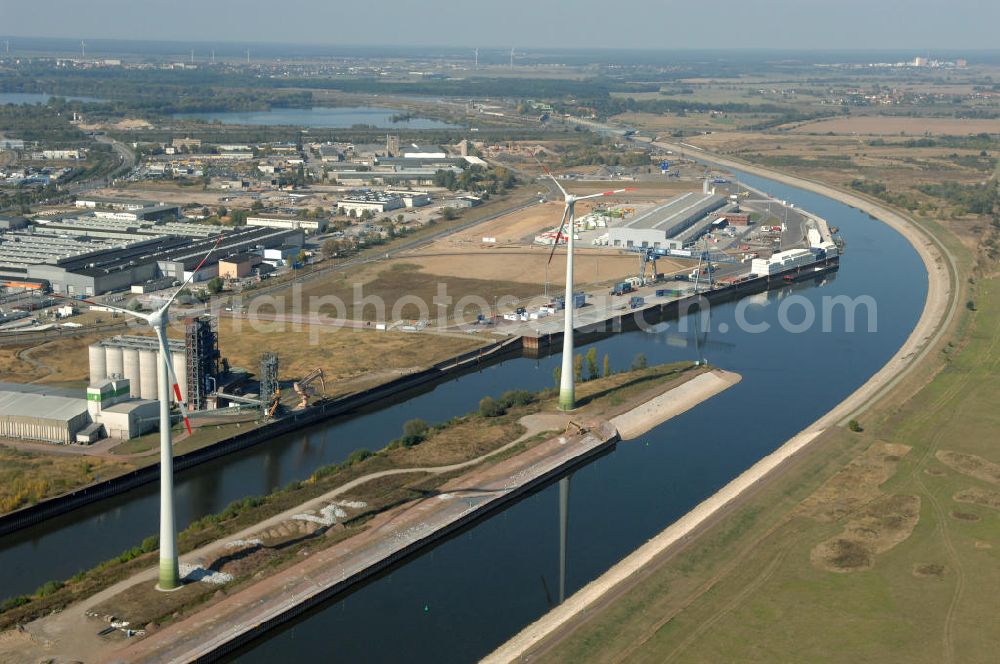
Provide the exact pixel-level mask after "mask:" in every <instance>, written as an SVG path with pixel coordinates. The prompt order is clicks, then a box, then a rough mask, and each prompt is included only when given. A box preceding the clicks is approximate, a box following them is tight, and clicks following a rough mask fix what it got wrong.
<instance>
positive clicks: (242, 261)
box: [219, 254, 263, 279]
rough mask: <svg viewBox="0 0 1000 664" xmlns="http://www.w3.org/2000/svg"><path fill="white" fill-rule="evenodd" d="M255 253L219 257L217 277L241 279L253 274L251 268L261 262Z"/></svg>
mask: <svg viewBox="0 0 1000 664" xmlns="http://www.w3.org/2000/svg"><path fill="white" fill-rule="evenodd" d="M262 260H263V259H262V258H261V257H260V256H258V255H257V254H238V255H236V256H229V257H228V258H221V259H219V277H220V278H222V279H243V278H244V277H249V276H250V275H251V274H253V269H254V268H255V267H257V266H258V265H260V264H261V262H262Z"/></svg>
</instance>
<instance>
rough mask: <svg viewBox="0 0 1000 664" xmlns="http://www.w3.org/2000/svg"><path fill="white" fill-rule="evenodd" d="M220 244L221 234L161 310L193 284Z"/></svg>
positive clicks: (165, 308) (164, 309)
mask: <svg viewBox="0 0 1000 664" xmlns="http://www.w3.org/2000/svg"><path fill="white" fill-rule="evenodd" d="M220 244H222V236H221V235H220V236H219V237H218V238H217V239H216V240H215V244H214V245H212V248H211V249H209V250H208V253H206V254H205V257H204V258H202V259H201V262H200V263H198V265H197V266H196V267H195V268H194V270H192V271H191V274H190V276H188V278H187V279H185V280H184V283H183V284H181V285H180V287H178V289H177V290H175V291H174V294H173V295H171V296H170V299H168V300H167V301H166V303H165V304H164V305H163V306H162V307H160V311H166V310H167V307H169V306H170V305H171V303H173V301H174V299H175V298H176V297H177V294H178V293H180V292H181V291H182V290H184V289H185V288H187V287H188V286H190V285H191V282H192V281H194V278H195V276H197V274H198V271H199V270H201V268H202V267H203V266H204V265H205V263H206V262H208V258H209V256H211V255H212V252H214V251H215V250H216V249H218V248H219V245H220Z"/></svg>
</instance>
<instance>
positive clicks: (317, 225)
mask: <svg viewBox="0 0 1000 664" xmlns="http://www.w3.org/2000/svg"><path fill="white" fill-rule="evenodd" d="M247 226H263V227H265V228H285V229H288V230H296V231H297V230H301V231H305V232H306V233H309V234H314V233H325V232H326V226H327V221H326V219H297V218H293V217H247Z"/></svg>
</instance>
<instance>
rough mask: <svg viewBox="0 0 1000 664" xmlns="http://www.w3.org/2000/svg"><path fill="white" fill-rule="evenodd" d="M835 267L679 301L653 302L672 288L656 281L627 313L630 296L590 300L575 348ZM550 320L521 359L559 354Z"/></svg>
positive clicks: (537, 329)
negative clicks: (659, 293) (579, 344)
mask: <svg viewBox="0 0 1000 664" xmlns="http://www.w3.org/2000/svg"><path fill="white" fill-rule="evenodd" d="M839 267H840V257H839V256H833V257H830V258H826V259H822V260H820V261H816V262H815V263H811V264H808V265H803V266H797V267H794V268H791V269H788V270H785V271H781V272H777V273H775V274H772V275H767V276H759V277H758V276H753V277H748V278H745V279H742V280H738V281H733V282H730V283H727V284H725V285H722V286H718V287H716V288H713V289H711V290H705V291H702V292H699V293H690V294H686V295H681V296H679V297H678V296H671V297H656V296H655V292H656V290H657V288H663V287H665V286H668V285H669V284H670V283H671V282H660V283H657V284H653V285H651V286H646V287H643V288H640V289H638V290H637V291H635V292H634V293H632V295H637V296H640V297H642V298H643V303H642V304H641V305H639V306H637V307H635V308H629V306H628V304H627V302H628V297H625V298H622V297H606V296H601V297H598V298H594V301H593V302H592V303H590V304H589V305H588V306H587V307H583V308H580V309H578V310H577V311H576V317H577V320H576V326H575V328H574V338H575V339H576V341H577V342H578V343H588V342H591V341H596V340H598V339H603V338H605V337H608V336H610V335H612V334H617V333H619V332H624V331H630V330H636V329H640V328H642V327H643V326H650V325H655V324H656V323H659V322H662V321H665V320H672V319H676V318H680V317H682V316H685V315H687V314H689V313H695V312H697V311H698V310H699V308H700V307H703V306H704V305H705V304H721V303H723V302H730V301H732V300H735V299H738V298H740V297H743V296H746V295H753V294H755V293H763V292H765V291H768V290H771V289H774V288H781V287H784V286H786V285H788V284H789V283H792V282H799V281H806V280H808V279H816V278H822V277H823V276H824V275H826V274H829V273H831V272H835V271H837V270H838V269H839ZM682 283H683V282H682ZM553 318H554V321H553V322H550V323H547V324H543V325H536V326H534V327H533V328H532V329H529V330H526V331H524V332H523V333H522V337H521V339H522V345H523V348H524V352H525V354H527V355H529V356H540V355H546V354H548V352H549V351H550V349H552V350H559V349H560V348H561V347H562V346H561V344H562V338H563V332H562V317H561V316H555V317H553Z"/></svg>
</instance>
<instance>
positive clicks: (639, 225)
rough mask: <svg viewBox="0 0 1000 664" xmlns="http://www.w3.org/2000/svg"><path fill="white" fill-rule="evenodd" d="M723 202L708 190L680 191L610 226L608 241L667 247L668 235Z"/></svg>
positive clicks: (614, 244) (700, 217)
mask: <svg viewBox="0 0 1000 664" xmlns="http://www.w3.org/2000/svg"><path fill="white" fill-rule="evenodd" d="M725 204H726V200H725V199H724V198H723V197H722V196H716V195H715V194H711V193H707V194H706V193H694V192H688V193H686V194H681V195H680V196H678V197H677V198H674V199H673V200H671V201H669V202H667V203H665V204H663V205H659V206H657V207H655V208H653V209H652V210H650V211H649V212H646V213H644V214H641V215H639V216H637V217H635V218H634V219H632V220H631V221H628V222H626V223H625V224H624V225H622V226H617V227H614V228H609V229H608V244H609V245H611V246H613V247H668V246H670V243H669V242H668V240H669V239H670V238H674V237H676V236H677V235H679V234H681V233H683V232H684V231H685V230H687V229H688V228H690V227H691V226H693V225H694V224H695V223H697V222H698V221H699V220H701V219H704V218H705V216H706V215H708V214H709V213H711V212H713V211H715V210H718V209H719V208H721V207H722V206H724V205H725Z"/></svg>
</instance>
